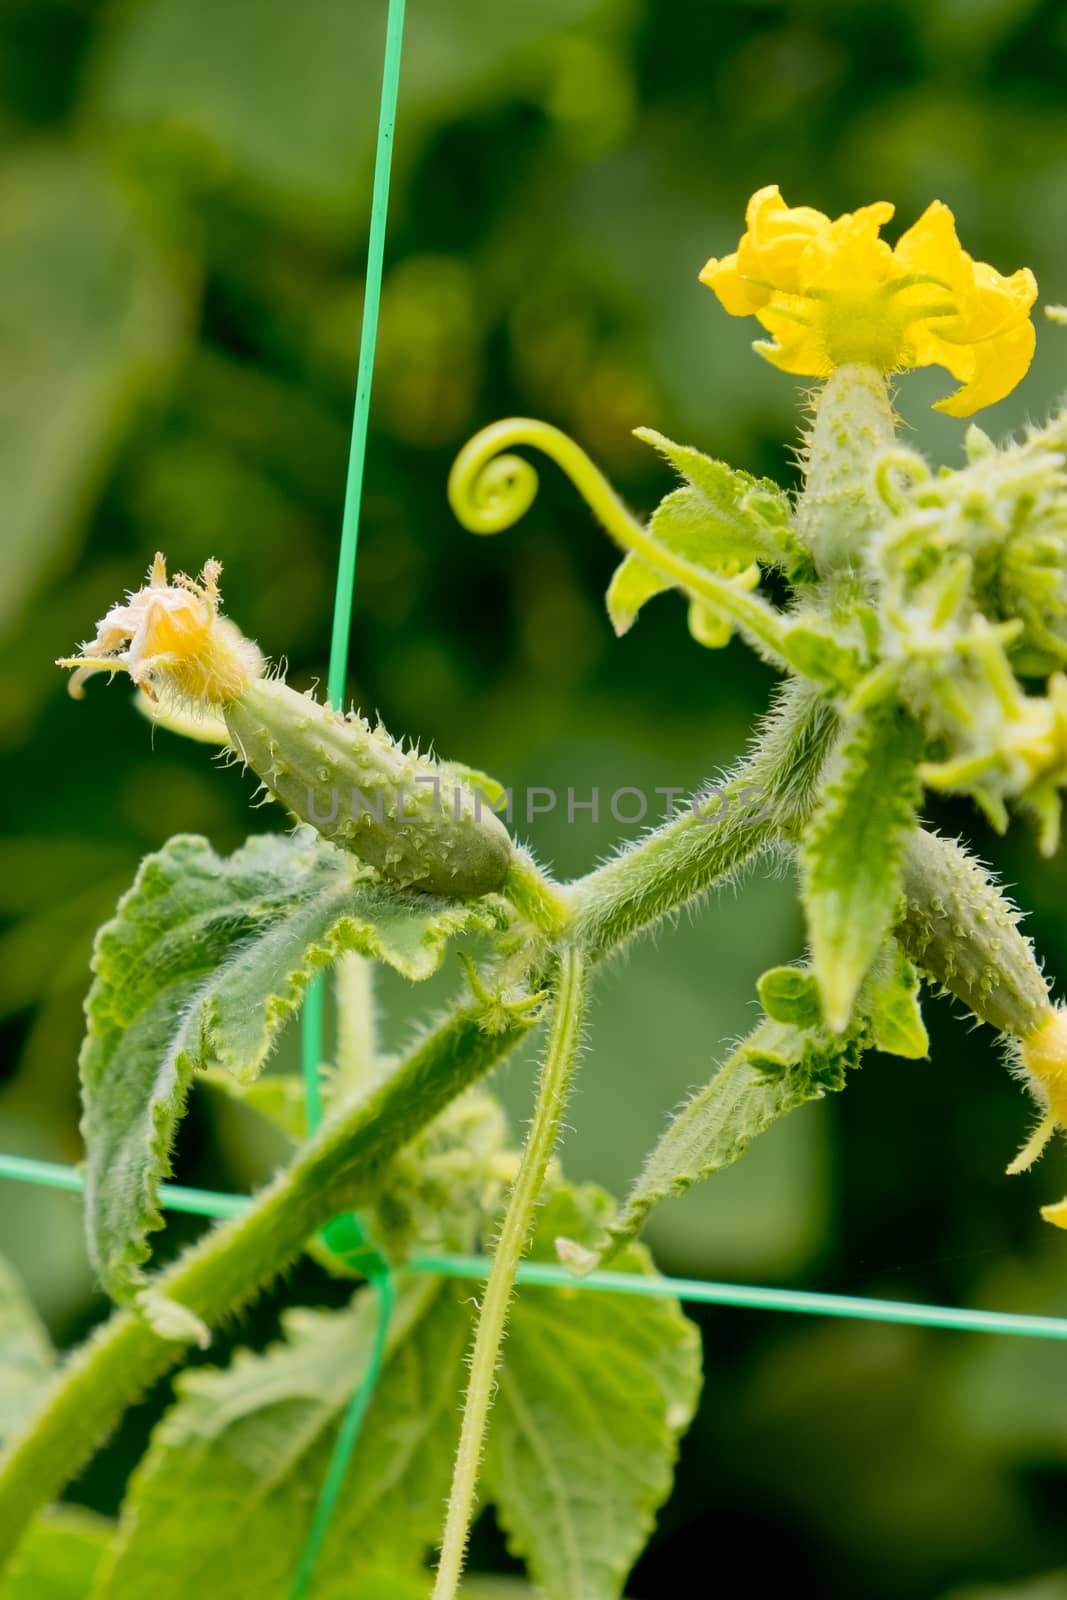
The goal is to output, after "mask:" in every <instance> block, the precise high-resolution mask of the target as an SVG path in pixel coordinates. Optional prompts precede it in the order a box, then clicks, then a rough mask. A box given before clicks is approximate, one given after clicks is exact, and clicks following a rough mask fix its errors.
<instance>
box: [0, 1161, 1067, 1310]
mask: <svg viewBox="0 0 1067 1600" xmlns="http://www.w3.org/2000/svg"><path fill="white" fill-rule="evenodd" d="M0 1178H14V1179H16V1180H18V1181H21V1182H23V1183H37V1184H43V1185H44V1186H45V1187H47V1188H51V1189H66V1190H69V1191H70V1192H72V1193H80V1192H81V1190H82V1189H83V1188H84V1180H83V1178H82V1175H81V1173H80V1172H79V1171H78V1170H77V1168H76V1167H67V1166H62V1165H60V1164H59V1163H58V1162H53V1161H36V1160H34V1159H32V1158H31V1157H27V1156H5V1155H0ZM160 1201H161V1203H162V1205H163V1206H164V1207H165V1208H166V1209H167V1210H168V1211H187V1212H191V1213H192V1214H193V1215H195V1216H201V1217H218V1218H226V1217H239V1216H242V1215H243V1214H244V1212H246V1211H247V1210H248V1209H249V1207H250V1206H251V1204H252V1201H251V1199H250V1198H249V1197H248V1196H247V1195H239V1194H219V1193H216V1192H214V1191H212V1190H210V1189H185V1188H179V1187H178V1185H177V1184H173V1183H165V1184H163V1185H162V1186H161V1188H160ZM404 1265H405V1268H406V1270H407V1271H409V1272H425V1273H433V1274H436V1275H437V1276H439V1277H443V1278H470V1279H482V1278H487V1277H488V1276H489V1269H490V1267H491V1266H492V1260H491V1258H490V1257H489V1256H474V1255H466V1256H465V1255H438V1254H430V1255H426V1254H419V1255H413V1256H411V1257H410V1258H409V1260H408V1261H406V1262H405V1263H404ZM519 1281H520V1283H529V1284H540V1285H542V1286H546V1287H555V1288H558V1289H562V1290H564V1291H567V1290H569V1291H572V1292H573V1291H575V1290H599V1291H600V1292H602V1293H607V1294H636V1295H672V1296H674V1297H675V1298H677V1299H679V1300H687V1301H689V1302H690V1303H691V1304H701V1305H719V1306H743V1307H746V1308H747V1309H749V1310H753V1311H789V1312H794V1313H799V1314H800V1315H802V1316H813V1317H849V1318H852V1319H854V1320H856V1321H861V1322H895V1323H901V1324H904V1325H906V1326H908V1327H915V1328H955V1329H958V1330H962V1331H964V1332H967V1333H999V1334H1014V1335H1016V1336H1017V1337H1020V1338H1024V1339H1067V1318H1062V1317H1032V1316H1024V1315H1022V1314H1021V1313H1016V1312H1012V1311H972V1310H968V1309H966V1308H965V1307H962V1306H928V1305H919V1304H916V1303H915V1302H913V1301H909V1300H869V1299H867V1298H866V1297H864V1296H861V1295H849V1294H815V1293H811V1292H810V1291H808V1290H805V1289H764V1288H759V1287H757V1286H755V1285H753V1284H747V1283H709V1282H705V1281H704V1280H703V1279H702V1278H664V1277H659V1276H653V1277H646V1276H642V1275H640V1274H638V1273H631V1272H590V1273H588V1274H587V1276H586V1277H584V1278H575V1277H574V1276H573V1274H572V1273H570V1272H569V1271H568V1270H567V1268H566V1267H562V1266H557V1265H556V1263H555V1262H553V1261H524V1262H523V1263H522V1264H521V1265H520V1267H519Z"/></svg>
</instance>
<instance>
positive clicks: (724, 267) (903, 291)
mask: <svg viewBox="0 0 1067 1600" xmlns="http://www.w3.org/2000/svg"><path fill="white" fill-rule="evenodd" d="M892 215H893V207H892V205H891V204H890V203H889V202H888V201H887V200H878V201H875V202H874V204H872V205H868V206H861V207H860V208H859V209H858V210H856V211H851V212H846V213H845V214H844V215H843V216H840V217H837V218H835V219H834V220H833V221H831V220H830V218H829V217H827V216H825V215H824V213H823V212H821V211H816V210H814V209H813V208H812V207H810V206H787V205H786V204H785V201H784V200H783V199H782V196H781V193H780V191H779V190H778V188H777V187H776V186H775V185H768V186H767V187H766V188H764V189H759V190H757V191H756V193H755V194H754V195H753V196H752V199H751V200H750V201H749V203H748V208H747V211H746V215H745V220H746V224H747V227H746V231H745V234H744V236H743V237H742V238H741V240H740V242H739V243H738V247H737V250H736V251H735V252H734V254H733V255H730V256H724V257H722V258H721V259H717V258H714V257H713V258H712V260H710V261H709V262H708V263H707V265H706V266H705V268H704V270H703V272H702V273H701V274H700V276H701V280H702V281H703V282H704V283H706V284H707V285H708V286H709V288H711V289H713V290H714V292H715V294H716V295H717V296H718V298H719V300H720V302H721V303H722V305H723V306H724V308H725V309H726V310H727V311H728V312H729V313H730V314H731V315H732V316H755V317H757V318H758V320H759V321H760V322H761V323H762V325H763V326H764V327H765V328H766V329H767V331H768V332H769V333H771V334H773V335H774V338H773V341H768V340H760V341H758V342H757V343H756V346H755V348H756V349H757V350H758V351H759V353H760V354H761V355H763V356H765V357H766V359H767V360H768V361H770V362H772V363H773V364H774V365H775V366H777V367H780V368H781V369H782V370H784V371H786V372H792V373H796V374H798V375H801V376H811V377H823V376H825V375H826V374H827V373H829V372H831V371H832V370H833V369H834V367H836V366H841V365H843V364H844V363H846V362H856V363H860V364H866V365H869V366H873V367H876V368H877V369H878V370H879V371H880V372H893V371H898V370H900V369H901V368H905V367H919V366H934V365H939V366H944V367H946V368H947V369H948V371H949V372H951V373H952V375H953V376H954V377H955V378H957V379H959V381H960V384H961V387H960V388H959V389H958V390H957V391H956V393H955V394H953V395H950V396H949V397H948V398H947V399H946V400H943V401H941V402H940V404H939V407H938V409H939V410H942V411H947V412H949V413H950V414H951V415H953V416H961V417H962V416H970V414H971V413H972V412H973V411H977V410H979V409H980V408H981V407H982V406H986V405H991V404H992V403H993V402H994V401H995V400H999V399H1001V398H1002V397H1003V396H1004V395H1005V394H1007V393H1008V392H1009V391H1010V390H1011V389H1013V388H1014V387H1015V385H1016V384H1017V383H1018V382H1019V379H1020V378H1021V377H1022V376H1023V374H1024V373H1025V371H1026V369H1027V367H1028V366H1029V364H1030V360H1031V358H1032V356H1033V350H1034V332H1033V327H1032V324H1031V322H1030V310H1031V308H1032V306H1033V303H1034V300H1035V299H1036V296H1037V285H1036V283H1035V282H1034V277H1033V274H1032V273H1031V272H1029V271H1028V270H1027V269H1026V268H1023V269H1021V270H1020V271H1018V272H1015V273H1012V274H1011V275H1010V276H1008V277H1003V276H1001V274H1000V273H998V272H997V271H995V269H994V268H993V267H991V266H989V265H988V264H987V263H986V262H984V261H974V260H973V259H972V258H971V257H970V256H969V255H968V254H967V252H966V251H965V250H964V249H963V247H962V245H961V244H960V242H959V239H958V238H957V236H956V224H955V220H954V218H953V216H952V212H951V211H950V210H949V208H948V206H946V205H944V204H943V203H942V202H941V201H940V200H934V201H932V202H931V204H930V205H929V206H927V208H926V210H925V211H924V212H923V214H922V216H921V217H920V218H919V219H918V221H917V222H915V223H914V224H913V225H912V226H911V227H910V228H908V229H907V230H906V231H905V232H904V233H903V234H902V235H901V237H900V239H899V240H898V241H897V244H896V246H895V248H891V247H890V246H889V245H888V244H887V243H886V241H885V240H884V239H882V238H881V236H880V230H881V229H882V227H883V226H884V225H885V223H886V222H888V221H889V219H890V218H891V217H892Z"/></svg>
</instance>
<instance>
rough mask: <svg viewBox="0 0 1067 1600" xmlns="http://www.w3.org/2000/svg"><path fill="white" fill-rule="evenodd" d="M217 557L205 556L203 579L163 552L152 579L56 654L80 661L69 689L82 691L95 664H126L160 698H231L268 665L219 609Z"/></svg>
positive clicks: (66, 662) (118, 667)
mask: <svg viewBox="0 0 1067 1600" xmlns="http://www.w3.org/2000/svg"><path fill="white" fill-rule="evenodd" d="M221 572H222V567H221V565H220V564H219V562H217V561H208V562H206V563H205V566H204V570H203V573H202V574H201V576H200V579H199V581H197V580H196V579H193V578H187V577H186V576H185V574H184V573H183V572H179V573H176V574H175V577H174V581H173V583H168V582H167V564H166V561H165V560H164V558H163V557H162V555H157V556H156V558H155V560H154V561H153V563H152V565H151V567H150V568H149V569H148V581H147V582H146V583H145V584H144V585H143V586H142V587H141V588H140V589H138V590H137V591H136V592H135V593H132V594H128V595H127V596H126V601H125V603H124V604H119V605H116V606H112V607H111V610H110V611H109V612H108V614H107V616H106V617H102V618H101V620H100V621H99V622H98V623H97V625H96V638H95V639H92V640H90V641H89V642H88V643H87V644H83V645H82V646H81V648H80V651H79V654H78V655H76V656H69V657H65V658H63V659H62V660H60V661H57V663H56V665H57V666H59V667H74V668H75V669H76V670H75V673H74V676H73V678H71V680H70V692H71V694H72V695H74V697H75V699H80V698H81V696H82V694H83V692H84V691H83V687H82V686H83V684H84V682H85V679H86V678H88V677H90V676H91V675H92V674H93V673H94V672H109V673H115V672H128V673H129V675H130V678H131V679H132V681H133V682H134V683H135V684H136V685H137V686H138V688H140V689H142V690H144V692H145V693H146V694H148V695H149V696H150V697H151V698H153V699H155V698H156V697H157V696H158V695H160V694H163V695H164V696H165V698H166V699H167V701H168V703H170V704H177V705H184V706H187V707H190V708H192V709H194V710H202V709H203V708H205V707H209V706H219V705H225V704H226V702H227V701H228V700H231V699H233V697H234V696H235V695H236V694H238V693H240V691H241V689H242V688H244V687H245V686H246V685H247V684H248V682H249V681H250V680H251V679H252V678H258V677H260V676H261V674H262V672H263V657H262V656H261V655H260V653H259V651H258V649H257V648H256V646H255V645H254V644H253V643H252V641H251V639H246V638H245V637H244V635H243V634H242V633H241V632H240V630H239V629H238V628H237V627H235V626H234V624H233V623H232V622H230V621H228V620H227V618H225V617H223V616H221V615H220V612H219V606H220V604H221V600H220V596H219V574H220V573H221Z"/></svg>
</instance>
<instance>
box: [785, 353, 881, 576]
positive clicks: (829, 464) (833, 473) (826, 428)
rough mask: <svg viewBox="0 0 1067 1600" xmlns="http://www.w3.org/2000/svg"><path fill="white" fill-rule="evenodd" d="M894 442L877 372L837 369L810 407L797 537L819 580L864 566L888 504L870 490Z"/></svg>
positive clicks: (864, 368) (853, 367) (848, 367)
mask: <svg viewBox="0 0 1067 1600" xmlns="http://www.w3.org/2000/svg"><path fill="white" fill-rule="evenodd" d="M895 441H896V432H895V430H894V426H893V407H892V405H891V404H890V400H889V390H888V387H887V385H886V381H885V378H884V377H883V376H882V374H881V373H880V372H878V371H877V370H876V369H875V368H874V367H867V366H859V365H856V364H853V363H848V364H846V365H844V366H840V367H837V368H836V369H835V371H834V372H833V373H831V375H830V377H829V378H827V380H826V383H825V385H824V386H823V388H822V390H821V392H820V393H819V395H818V398H817V400H816V403H815V422H814V425H813V427H812V430H811V434H810V436H809V438H808V443H807V452H806V472H805V480H804V491H803V493H802V494H801V496H800V500H799V503H798V505H797V518H798V523H799V529H798V531H799V533H800V537H801V539H802V541H803V542H804V543H805V544H806V545H807V547H808V549H809V550H810V551H811V553H812V555H813V556H814V557H815V565H816V567H817V568H818V571H819V574H820V576H821V577H823V578H825V577H828V576H830V575H831V574H832V573H836V572H840V571H842V569H844V568H846V567H851V568H853V569H856V568H858V567H859V566H860V565H861V563H862V557H863V551H864V549H865V548H866V545H867V541H868V538H869V536H870V532H871V529H872V528H873V527H874V524H875V522H876V521H877V520H878V518H879V517H881V516H882V515H884V512H885V507H884V504H883V502H882V500H881V497H880V495H879V493H878V490H877V488H876V485H875V469H876V466H877V461H878V455H879V452H880V451H882V450H886V449H889V448H890V447H891V446H892V445H893V444H894V443H895Z"/></svg>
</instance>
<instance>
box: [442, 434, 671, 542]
mask: <svg viewBox="0 0 1067 1600" xmlns="http://www.w3.org/2000/svg"><path fill="white" fill-rule="evenodd" d="M514 445H529V446H530V447H531V448H532V449H535V450H540V451H541V452H542V453H543V454H544V455H546V456H548V458H549V460H550V461H554V462H555V463H556V465H557V467H559V469H560V471H561V472H563V473H565V474H566V476H567V477H568V478H569V479H570V481H571V483H572V484H573V485H574V487H575V488H576V489H577V491H578V493H579V494H580V495H581V497H582V499H583V500H584V501H585V503H586V505H588V507H589V509H590V510H591V511H592V512H593V514H594V515H595V516H596V517H597V518H598V519H599V520H600V522H602V523H603V525H604V528H605V529H606V530H607V532H608V533H609V534H610V535H611V537H612V538H613V539H614V540H615V541H616V543H618V544H620V545H621V546H622V548H623V549H624V550H632V549H634V548H635V546H636V545H638V544H640V543H642V542H644V539H645V530H644V528H643V527H642V525H641V523H640V522H638V520H637V518H636V517H635V516H634V515H633V513H632V512H631V511H629V510H628V509H627V507H626V506H625V505H624V504H623V502H622V500H620V499H619V496H618V495H617V494H616V493H615V490H614V489H613V488H612V487H611V484H610V483H609V482H608V480H607V478H605V476H604V474H603V473H602V472H601V471H600V470H599V468H598V467H595V466H594V465H593V463H592V461H590V459H589V457H588V456H587V455H586V453H585V451H584V450H582V449H581V448H580V446H579V445H576V444H575V442H574V440H573V439H569V438H568V437H567V435H566V434H565V433H562V432H561V431H560V429H559V428H554V427H552V425H551V423H548V422H538V421H536V420H535V419H534V418H533V417H508V418H506V419H505V420H504V421H503V422H494V423H492V424H490V426H489V427H488V428H483V429H482V431H481V433H476V434H475V435H474V438H473V439H470V440H469V441H468V442H467V443H466V444H465V445H464V446H463V449H462V450H461V451H460V453H459V455H458V456H457V457H456V459H455V462H454V463H453V466H452V471H451V472H450V473H449V476H448V499H449V503H450V505H451V507H452V510H453V512H454V513H455V515H456V518H457V520H458V521H459V522H461V523H462V525H463V526H464V527H465V528H466V529H468V531H469V532H471V533H502V532H503V530H504V529H505V528H510V527H512V526H513V525H514V524H515V523H516V522H518V520H519V518H520V517H522V516H525V514H526V512H527V511H528V510H529V509H530V507H531V505H532V504H533V502H534V500H535V498H536V496H537V489H538V484H539V479H538V476H537V469H536V467H534V466H533V465H532V464H531V463H530V462H529V461H527V460H525V459H524V458H523V457H522V456H515V455H510V454H508V453H507V452H508V451H510V449H511V448H512V447H513V446H514Z"/></svg>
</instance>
